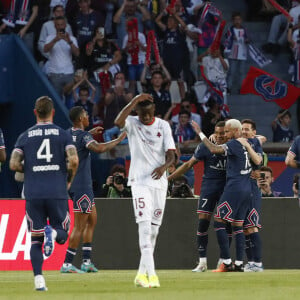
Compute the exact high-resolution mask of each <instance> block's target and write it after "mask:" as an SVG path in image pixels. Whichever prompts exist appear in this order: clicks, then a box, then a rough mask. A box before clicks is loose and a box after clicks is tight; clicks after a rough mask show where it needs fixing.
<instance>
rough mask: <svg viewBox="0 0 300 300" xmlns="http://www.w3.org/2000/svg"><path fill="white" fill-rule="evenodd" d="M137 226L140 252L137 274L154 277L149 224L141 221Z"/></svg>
mask: <svg viewBox="0 0 300 300" xmlns="http://www.w3.org/2000/svg"><path fill="white" fill-rule="evenodd" d="M138 226H139V244H140V251H141V260H140V267H139V271H138V272H139V273H140V274H145V273H147V274H148V276H152V275H155V270H154V258H153V248H152V244H151V222H150V221H143V222H140V223H138Z"/></svg>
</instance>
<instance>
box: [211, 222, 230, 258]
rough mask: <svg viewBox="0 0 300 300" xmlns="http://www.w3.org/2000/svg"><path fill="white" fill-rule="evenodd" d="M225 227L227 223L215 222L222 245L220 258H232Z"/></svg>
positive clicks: (220, 244) (220, 245) (219, 242)
mask: <svg viewBox="0 0 300 300" xmlns="http://www.w3.org/2000/svg"><path fill="white" fill-rule="evenodd" d="M225 227H226V224H224V223H222V222H217V221H215V222H214V228H215V231H216V234H217V239H218V244H219V247H220V258H223V259H224V260H226V259H230V252H229V241H228V235H227V232H226V228H225ZM225 263H226V262H225Z"/></svg>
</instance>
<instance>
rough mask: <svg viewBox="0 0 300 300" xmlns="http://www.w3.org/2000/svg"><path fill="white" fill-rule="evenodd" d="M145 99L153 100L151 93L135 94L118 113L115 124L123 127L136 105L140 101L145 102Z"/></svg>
mask: <svg viewBox="0 0 300 300" xmlns="http://www.w3.org/2000/svg"><path fill="white" fill-rule="evenodd" d="M145 100H149V101H151V102H153V98H152V96H151V95H149V94H140V95H137V96H135V97H134V98H133V99H132V100H131V101H130V102H129V103H128V104H127V105H126V106H125V107H124V108H123V109H122V110H121V111H120V112H119V114H118V115H117V117H116V119H115V125H116V126H118V127H119V128H123V127H124V126H125V120H126V118H127V117H128V116H129V115H130V113H131V112H132V110H133V109H134V108H135V107H136V105H137V104H138V103H139V102H143V101H145Z"/></svg>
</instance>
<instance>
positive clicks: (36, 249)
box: [30, 236, 44, 276]
mask: <svg viewBox="0 0 300 300" xmlns="http://www.w3.org/2000/svg"><path fill="white" fill-rule="evenodd" d="M43 242H44V237H43V236H31V248H30V260H31V265H32V269H33V274H34V276H36V275H41V274H42V266H43V261H44V258H43V252H42V245H43Z"/></svg>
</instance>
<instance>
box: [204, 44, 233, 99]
mask: <svg viewBox="0 0 300 300" xmlns="http://www.w3.org/2000/svg"><path fill="white" fill-rule="evenodd" d="M222 52H223V50H220V49H217V50H212V49H211V48H209V50H208V55H206V56H204V57H203V58H202V65H203V71H204V74H205V76H206V77H207V79H208V80H209V81H210V82H211V83H212V84H213V85H214V86H215V88H216V89H217V90H220V91H222V93H223V99H224V100H223V102H224V103H225V104H227V100H226V92H227V82H226V77H227V72H228V69H229V62H228V59H224V57H223V53H222ZM210 96H211V93H210V92H209V91H207V92H206V95H205V97H206V99H207V100H208V99H209V97H210ZM212 97H213V96H212ZM215 100H216V101H217V99H215Z"/></svg>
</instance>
